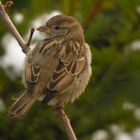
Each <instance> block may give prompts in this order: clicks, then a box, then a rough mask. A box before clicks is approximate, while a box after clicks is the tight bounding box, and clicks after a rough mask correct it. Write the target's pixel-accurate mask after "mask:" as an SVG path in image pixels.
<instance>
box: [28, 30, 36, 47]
mask: <svg viewBox="0 0 140 140" xmlns="http://www.w3.org/2000/svg"><path fill="white" fill-rule="evenodd" d="M34 32H35V28H32V29H31V31H30V36H29V40H28V42H27V44H26V46H27V47H30V45H31V42H32V37H33V34H34Z"/></svg>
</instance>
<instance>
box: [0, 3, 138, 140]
mask: <svg viewBox="0 0 140 140" xmlns="http://www.w3.org/2000/svg"><path fill="white" fill-rule="evenodd" d="M2 2H4V1H2ZM13 2H14V5H13V6H12V7H11V8H8V9H7V12H8V14H9V15H10V17H11V18H12V19H14V15H15V14H17V13H18V14H20V16H21V15H22V17H23V20H22V22H20V23H18V22H15V25H16V26H17V28H18V30H19V32H20V33H21V34H22V36H24V35H25V34H27V29H28V32H29V28H30V27H31V25H32V24H31V23H32V21H33V20H35V19H36V18H39V17H40V16H42V14H44V13H47V14H50V13H52V12H53V11H56V10H57V11H60V12H61V13H63V14H66V15H71V16H74V17H75V18H76V19H77V20H79V21H80V23H81V24H82V26H83V28H84V31H85V37H86V41H87V42H88V44H89V45H90V46H91V50H92V55H93V60H92V68H93V75H92V78H91V81H90V83H89V85H88V87H87V89H86V91H85V93H84V94H82V96H81V97H80V98H79V99H78V100H77V101H76V102H75V103H74V104H68V105H66V108H65V111H66V113H67V114H68V116H69V117H70V119H71V123H72V126H73V129H74V131H75V133H76V135H77V137H78V140H139V139H140V137H139V136H140V1H139V0H133V1H131V0H112V1H111V0H74V1H72V0H59V1H57V0H39V1H35V0H23V1H21V0H13ZM13 21H14V20H13ZM41 24H43V23H41ZM7 32H8V30H7V28H6V27H5V25H4V24H3V22H2V21H1V20H0V40H1V41H0V58H2V57H4V55H5V53H6V51H5V49H4V48H5V46H4V45H3V43H2V42H3V41H2V40H3V38H4V36H5V34H6V33H7ZM7 42H8V40H7ZM20 53H21V54H22V51H21V52H20ZM15 55H16V54H15ZM0 61H1V59H0ZM7 69H8V70H9V71H10V75H13V77H12V76H9V72H8V73H7V72H6V71H7V70H6V69H5V68H4V67H3V66H2V65H1V67H0V140H20V139H25V140H67V135H66V133H65V130H64V128H63V126H62V124H61V123H60V120H59V119H58V117H57V116H56V114H55V113H54V111H53V110H52V109H51V108H50V107H48V106H43V105H42V104H40V103H38V102H37V103H36V104H35V105H34V106H33V108H32V109H31V111H30V112H29V113H28V115H27V116H26V117H25V118H24V119H22V120H13V119H10V118H9V117H8V116H7V108H8V107H9V106H10V104H11V103H12V100H11V97H12V96H14V95H16V94H17V93H18V92H19V91H20V90H21V89H23V84H22V81H21V74H19V75H18V74H17V75H16V74H15V73H14V71H13V67H12V66H9V67H7ZM135 130H136V131H135ZM138 130H139V131H138ZM136 132H138V134H139V136H138V134H137V136H136V135H135V136H134V134H136ZM122 135H123V136H122ZM119 136H120V137H119ZM122 137H123V138H129V137H130V138H132V139H122ZM134 137H137V138H138V139H135V138H134Z"/></svg>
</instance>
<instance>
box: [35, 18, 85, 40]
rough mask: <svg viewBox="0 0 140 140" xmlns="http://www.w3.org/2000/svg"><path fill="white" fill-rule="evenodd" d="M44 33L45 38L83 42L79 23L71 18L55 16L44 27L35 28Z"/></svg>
mask: <svg viewBox="0 0 140 140" xmlns="http://www.w3.org/2000/svg"><path fill="white" fill-rule="evenodd" d="M37 30H38V31H40V32H44V33H45V35H46V38H48V39H49V38H64V39H66V40H79V41H83V40H84V33H83V29H82V27H81V25H80V23H79V22H78V21H77V20H75V19H74V18H73V17H71V16H65V15H57V16H54V17H52V18H51V19H49V20H48V21H47V22H46V24H45V25H43V26H40V27H39V28H37Z"/></svg>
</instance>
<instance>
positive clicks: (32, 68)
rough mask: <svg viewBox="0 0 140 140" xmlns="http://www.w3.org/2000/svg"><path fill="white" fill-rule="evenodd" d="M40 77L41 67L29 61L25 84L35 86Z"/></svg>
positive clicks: (26, 66)
mask: <svg viewBox="0 0 140 140" xmlns="http://www.w3.org/2000/svg"><path fill="white" fill-rule="evenodd" d="M39 75H40V65H37V64H33V63H32V62H31V61H27V62H26V64H25V71H24V76H25V82H26V83H28V84H34V83H36V82H37V81H38V78H39Z"/></svg>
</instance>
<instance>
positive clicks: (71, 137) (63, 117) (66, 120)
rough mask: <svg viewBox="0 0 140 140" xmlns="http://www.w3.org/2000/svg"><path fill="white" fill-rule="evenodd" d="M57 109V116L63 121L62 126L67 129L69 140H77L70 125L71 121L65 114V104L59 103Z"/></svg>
mask: <svg viewBox="0 0 140 140" xmlns="http://www.w3.org/2000/svg"><path fill="white" fill-rule="evenodd" d="M55 109H56V111H57V114H58V116H59V118H60V119H61V122H62V124H63V125H64V127H65V130H66V133H67V135H68V138H69V140H77V138H76V135H75V133H74V131H73V129H72V126H71V124H70V120H69V118H68V117H67V115H66V113H65V112H64V106H63V104H62V103H61V102H59V103H58V104H57V105H56V108H55Z"/></svg>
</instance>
